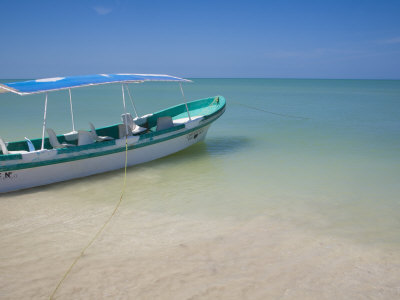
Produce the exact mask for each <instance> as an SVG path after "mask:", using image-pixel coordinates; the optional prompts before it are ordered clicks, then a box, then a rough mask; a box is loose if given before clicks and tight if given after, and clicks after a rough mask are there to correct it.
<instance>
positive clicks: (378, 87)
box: [0, 79, 400, 299]
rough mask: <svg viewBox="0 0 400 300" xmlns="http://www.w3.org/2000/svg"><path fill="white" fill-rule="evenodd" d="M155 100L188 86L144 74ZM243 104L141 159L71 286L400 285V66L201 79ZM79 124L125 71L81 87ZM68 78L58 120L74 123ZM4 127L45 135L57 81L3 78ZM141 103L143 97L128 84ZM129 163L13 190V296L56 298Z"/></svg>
mask: <svg viewBox="0 0 400 300" xmlns="http://www.w3.org/2000/svg"><path fill="white" fill-rule="evenodd" d="M130 90H131V92H132V94H133V98H134V100H135V103H136V106H137V109H138V111H139V113H140V114H146V113H150V112H152V111H156V110H160V109H163V108H165V107H167V106H169V105H174V104H178V103H181V102H182V96H181V94H180V90H179V86H176V85H174V84H164V83H149V84H141V85H137V84H132V85H130ZM184 91H185V96H186V98H187V99H188V100H194V99H199V98H204V97H208V96H214V95H223V96H224V97H225V98H226V99H227V110H226V112H225V114H224V115H223V116H222V117H221V118H220V119H219V120H217V121H216V122H215V123H214V124H213V125H212V127H211V128H210V130H209V132H208V135H207V138H206V140H205V141H204V142H203V143H200V144H197V145H195V146H193V147H191V148H189V149H187V150H184V151H182V152H180V153H177V154H174V155H171V156H169V157H165V158H162V159H159V160H156V161H153V162H150V163H147V164H143V165H140V166H135V167H131V168H129V169H128V178H127V182H128V185H127V189H126V193H125V196H124V200H123V203H122V206H121V207H120V209H119V211H118V213H117V215H116V216H115V217H114V219H113V221H112V222H111V224H110V226H108V227H107V229H106V231H105V232H104V233H103V234H102V236H101V237H100V239H99V240H98V241H96V243H95V244H93V245H92V247H91V248H89V250H88V251H87V253H86V254H85V256H84V257H83V258H82V259H81V260H80V261H79V262H78V264H77V266H76V267H75V268H74V269H73V271H72V272H71V274H70V275H69V277H68V278H67V280H66V281H65V282H64V283H63V285H62V286H61V288H60V290H59V291H58V294H57V295H56V296H57V297H59V298H60V299H69V298H112V299H116V298H118V299H136V298H137V299H171V298H174V299H217V298H219V299H232V298H233V299H266V298H273V299H276V298H279V297H280V298H283V299H337V298H341V299H365V298H373V299H377V298H378V299H394V298H397V297H400V279H399V278H400V254H399V253H400V196H399V194H400V184H399V183H400V81H398V80H311V79H304V80H303V79H302V80H300V79H194V83H191V84H185V85H184ZM72 93H73V101H74V102H73V105H74V112H75V122H76V128H77V129H88V127H89V125H88V122H89V121H90V122H93V123H94V124H95V125H96V127H102V126H106V125H108V124H114V123H117V122H119V118H120V114H121V113H122V112H123V107H122V98H121V87H120V86H118V85H112V86H99V87H93V88H83V89H77V90H73V91H72ZM68 97H69V96H68V93H67V92H56V93H51V94H49V104H48V112H47V113H48V121H47V124H48V127H51V128H53V129H54V130H55V131H56V132H57V133H61V132H68V131H71V129H72V128H71V121H70V113H69V98H68ZM0 101H1V103H2V104H1V110H0V136H1V137H2V138H3V139H5V140H7V141H10V140H16V139H17V140H20V139H23V138H24V136H27V137H29V138H36V137H40V135H41V126H42V122H43V120H42V118H43V105H44V96H43V95H35V96H23V97H21V96H18V95H11V94H0ZM128 105H129V106H128V107H129V108H131V106H130V102H129V100H128ZM122 181H123V172H122V171H116V172H111V173H106V174H101V175H97V176H92V177H89V178H85V179H78V180H73V181H69V182H65V183H59V184H53V185H50V186H46V187H39V188H34V189H30V190H26V191H22V192H16V193H10V194H5V195H2V196H0V241H1V245H2V247H1V249H0V298H4V299H14V298H19V299H21V298H37V299H45V298H48V297H49V296H50V294H51V292H52V290H53V289H54V288H55V286H56V285H57V283H58V281H59V280H60V279H61V277H62V275H63V274H64V272H65V271H66V270H67V269H68V267H69V266H70V264H71V263H72V261H73V259H74V258H75V257H76V256H77V255H79V253H80V251H81V250H82V248H83V247H84V246H85V245H86V243H87V242H88V241H89V240H90V239H91V237H92V236H93V234H94V233H95V232H96V230H97V229H98V228H99V227H100V226H101V225H102V224H103V222H104V221H105V220H106V218H107V217H108V216H109V214H110V213H111V212H112V210H113V207H114V205H115V204H116V203H117V201H118V200H119V195H120V192H121V187H122Z"/></svg>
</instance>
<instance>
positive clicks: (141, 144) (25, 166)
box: [0, 97, 225, 172]
mask: <svg viewBox="0 0 400 300" xmlns="http://www.w3.org/2000/svg"><path fill="white" fill-rule="evenodd" d="M221 98H222V97H221ZM223 100H224V101H223V105H222V106H221V107H219V109H218V110H217V111H215V112H214V113H212V114H211V115H209V116H206V117H205V119H207V120H209V119H210V118H212V117H214V116H216V115H218V114H219V115H218V116H217V118H218V117H219V116H220V115H222V113H223V112H224V110H225V99H223ZM221 102H222V101H221ZM217 118H215V119H212V120H209V121H206V122H204V124H201V125H199V126H197V127H195V128H192V129H188V130H184V131H182V132H179V133H176V134H173V135H170V136H167V137H164V138H160V139H155V140H154V139H153V137H154V136H158V135H160V134H165V133H167V132H166V131H162V132H160V134H155V135H151V134H150V135H149V136H147V137H146V138H148V139H149V141H147V142H140V140H139V144H135V145H131V146H128V150H132V149H136V148H142V147H145V146H149V145H153V144H157V143H161V142H164V141H167V140H171V139H174V138H177V137H180V136H183V135H186V134H189V133H191V132H193V131H196V130H198V129H201V128H203V127H205V126H208V125H210V124H211V123H212V122H213V121H215V120H216V119H217ZM183 128H184V125H180V126H176V127H174V128H172V129H173V130H172V131H180V130H182V129H183ZM168 132H169V131H168ZM146 135H147V134H146ZM110 142H114V143H113V144H112V143H110ZM110 142H101V146H97V147H94V148H100V147H104V146H106V147H108V146H110V145H115V141H110ZM103 143H108V144H107V145H104V144H103ZM98 144H100V143H98ZM94 145H96V144H94ZM86 146H92V145H85V146H77V147H76V148H75V147H74V148H70V149H74V150H76V149H78V148H79V151H80V150H87V149H93V148H90V147H86ZM80 147H86V148H87V149H86V148H85V149H82V148H80ZM70 149H68V148H63V149H58V150H57V153H58V154H62V153H71V152H79V151H68V150H70ZM123 151H125V146H124V147H119V148H117V149H111V150H106V151H101V152H95V153H87V154H83V155H79V156H74V157H65V158H59V159H53V160H46V161H41V162H31V163H20V164H15V165H8V166H3V167H0V172H3V171H15V170H22V169H29V168H36V167H41V166H47V165H52V164H59V163H65V162H69V161H75V160H82V159H88V158H92V157H98V156H104V155H109V154H114V153H119V152H123ZM17 155H20V154H17ZM8 156H10V155H8ZM21 158H22V156H21Z"/></svg>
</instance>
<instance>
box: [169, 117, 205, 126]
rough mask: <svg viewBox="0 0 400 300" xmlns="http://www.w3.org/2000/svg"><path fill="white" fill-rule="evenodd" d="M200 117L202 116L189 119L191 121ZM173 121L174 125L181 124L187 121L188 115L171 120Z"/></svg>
mask: <svg viewBox="0 0 400 300" xmlns="http://www.w3.org/2000/svg"><path fill="white" fill-rule="evenodd" d="M202 118H203V116H194V117H190V119H191V120H192V121H195V120H198V119H202ZM173 122H174V125H181V124H185V123H187V122H189V118H188V117H186V118H180V119H176V120H173Z"/></svg>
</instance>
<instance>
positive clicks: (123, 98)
mask: <svg viewBox="0 0 400 300" xmlns="http://www.w3.org/2000/svg"><path fill="white" fill-rule="evenodd" d="M121 87H122V103H123V104H124V115H125V122H124V123H125V133H126V136H128V118H127V116H126V103H125V91H124V83H123V84H121Z"/></svg>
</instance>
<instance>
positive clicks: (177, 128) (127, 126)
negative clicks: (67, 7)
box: [0, 74, 226, 193]
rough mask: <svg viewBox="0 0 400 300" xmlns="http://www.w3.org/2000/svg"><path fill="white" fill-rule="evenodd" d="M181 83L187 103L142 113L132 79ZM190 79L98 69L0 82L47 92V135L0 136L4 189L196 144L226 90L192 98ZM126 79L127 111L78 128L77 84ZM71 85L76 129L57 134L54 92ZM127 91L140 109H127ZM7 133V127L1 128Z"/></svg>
mask: <svg viewBox="0 0 400 300" xmlns="http://www.w3.org/2000/svg"><path fill="white" fill-rule="evenodd" d="M154 81H163V82H164V81H166V82H172V83H178V84H179V87H180V90H181V92H182V96H183V99H184V101H183V103H181V104H178V105H176V106H173V107H169V108H166V109H164V110H161V111H158V112H154V113H151V114H147V115H142V116H139V115H137V112H136V108H135V104H134V102H133V100H132V97H131V93H130V90H129V86H128V85H129V84H130V83H146V82H154ZM185 82H191V81H190V80H187V79H183V78H179V77H175V76H171V75H163V74H97V75H84V76H68V77H54V78H44V79H37V80H29V81H19V82H13V83H2V84H0V96H3V95H1V93H7V92H8V93H16V94H18V95H22V96H25V95H32V94H39V93H40V94H44V117H43V126H42V136H41V137H40V138H37V139H28V138H25V140H22V141H14V142H9V143H7V142H6V141H4V140H3V139H2V138H1V137H0V148H1V152H0V193H6V192H11V191H16V190H21V189H27V188H32V187H36V186H42V185H47V184H51V183H55V182H61V181H66V180H70V179H75V178H80V177H86V176H90V175H94V174H98V173H103V172H109V171H112V170H117V169H121V168H124V167H125V166H133V165H137V164H141V163H145V162H148V161H152V160H155V159H158V158H161V157H164V156H167V155H170V154H173V153H175V152H178V151H180V150H183V149H185V148H187V147H189V146H191V145H193V144H196V143H198V142H200V141H202V140H204V138H205V137H206V134H207V131H208V129H209V128H210V126H211V124H212V123H213V122H214V121H215V120H217V119H218V118H219V117H220V116H221V115H222V114H223V113H224V111H225V107H226V100H225V98H224V97H223V96H213V97H209V98H204V99H199V100H195V101H190V102H187V101H186V100H185V95H184V93H183V89H182V83H185ZM103 84H120V85H121V91H122V101H123V108H124V111H123V112H121V113H122V114H121V120H116V123H115V124H113V125H110V126H106V127H101V128H95V126H94V125H93V124H91V123H90V124H89V126H88V127H90V130H89V129H88V130H75V128H74V119H73V106H72V98H71V89H73V88H79V87H87V86H96V85H103ZM60 90H69V101H70V108H71V119H72V126H73V130H72V131H71V132H67V133H64V134H59V135H56V133H55V132H54V130H52V129H51V128H49V127H48V126H47V124H46V114H47V99H48V94H49V93H50V92H53V91H60ZM126 95H128V96H129V97H130V98H131V100H132V107H133V110H134V113H135V115H134V116H132V114H131V113H129V112H127V107H126ZM0 136H1V132H0Z"/></svg>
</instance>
